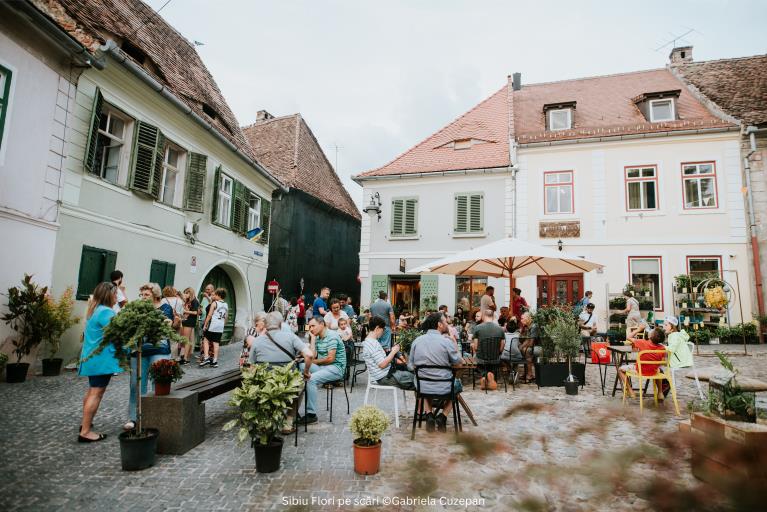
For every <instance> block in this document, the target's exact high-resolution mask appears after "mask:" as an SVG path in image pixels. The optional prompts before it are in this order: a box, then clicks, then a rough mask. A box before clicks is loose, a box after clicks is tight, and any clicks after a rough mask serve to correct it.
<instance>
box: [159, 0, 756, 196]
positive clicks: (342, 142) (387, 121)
mask: <svg viewBox="0 0 767 512" xmlns="http://www.w3.org/2000/svg"><path fill="white" fill-rule="evenodd" d="M166 1H167V0H148V3H149V5H151V6H152V7H153V8H154V9H159V8H160V7H161V6H162V5H163V4H164V3H165V2H166ZM160 14H161V15H162V16H164V17H165V19H166V20H168V22H169V23H170V24H172V25H173V26H174V27H175V28H176V29H177V30H178V31H179V32H181V34H183V35H184V36H185V37H186V38H187V39H189V40H192V41H199V42H202V43H204V45H202V46H198V51H199V53H200V55H201V56H202V59H203V61H204V62H205V64H206V65H207V66H208V68H209V69H210V71H211V73H212V74H213V77H214V78H215V80H216V82H217V83H218V85H219V87H220V88H221V90H222V92H223V94H224V97H225V98H226V100H227V101H228V102H229V105H230V106H231V107H232V110H233V111H234V113H235V115H236V116H237V119H238V120H239V122H240V124H242V125H245V124H249V123H252V122H253V121H254V120H255V117H256V112H258V111H259V110H261V109H265V110H267V111H269V112H270V113H271V114H273V115H275V116H282V115H287V114H293V113H296V112H300V113H301V114H302V115H303V116H304V118H305V119H306V121H307V122H308V123H309V126H310V127H311V128H312V130H313V131H314V134H315V135H316V136H317V139H318V140H319V141H320V144H321V145H322V147H323V149H324V150H325V154H326V155H327V156H328V159H329V160H330V162H331V163H333V164H335V161H336V150H335V147H336V146H338V147H339V148H340V149H339V150H338V168H337V172H338V174H339V176H341V178H342V180H343V182H344V184H345V185H346V187H347V189H348V190H349V192H350V193H351V195H352V197H353V198H354V200H355V201H356V202H357V204H358V205H360V204H361V203H362V189H361V188H360V187H359V186H358V185H357V184H356V183H354V182H353V181H352V180H351V179H350V177H351V176H352V175H354V174H358V173H360V172H362V171H365V170H368V169H372V168H375V167H379V166H381V165H383V164H385V163H387V162H389V161H390V160H392V159H393V158H395V157H396V156H397V155H399V154H400V153H402V152H403V151H405V150H407V149H408V148H410V147H411V146H413V145H415V144H416V143H418V142H419V141H421V140H422V139H424V138H425V137H427V136H429V135H430V134H432V133H434V132H435V131H437V130H438V129H440V128H441V127H442V126H444V125H446V124H447V123H449V122H450V121H452V120H453V119H455V118H456V117H458V116H459V115H461V114H462V113H464V112H465V111H467V110H469V109H470V108H471V107H473V106H474V105H476V104H477V103H479V102H480V101H482V100H483V99H484V98H486V97H487V96H489V95H490V94H492V93H493V92H495V91H497V90H498V89H499V88H501V87H502V86H503V84H504V83H505V81H506V76H507V75H509V74H510V73H512V72H515V71H518V72H521V73H522V82H523V84H524V83H536V82H546V81H553V80H564V79H569V78H578V77H585V76H593V75H603V74H611V73H620V72H627V71H636V70H641V69H652V68H659V67H663V66H664V65H665V64H666V62H667V60H668V53H669V50H670V48H671V45H669V46H666V47H664V48H662V49H661V50H658V51H656V48H658V47H660V46H662V45H664V44H666V43H669V42H670V41H671V40H672V39H674V36H675V35H681V34H684V33H685V32H687V31H688V30H689V29H691V28H692V29H694V30H695V32H693V33H691V34H689V35H687V36H686V37H685V38H684V39H683V40H680V41H679V44H680V45H681V44H683V43H686V44H692V45H694V47H695V49H694V53H693V55H694V58H695V60H710V59H719V58H725V57H738V56H746V55H755V54H763V53H767V50H766V49H765V47H767V29H766V28H767V24H766V22H767V2H765V1H760V0H752V1H726V0H695V1H692V0H690V1H669V0H665V1H642V2H620V1H600V2H597V1H578V2H572V1H541V0H537V1H528V2H521V1H514V2H512V1H486V0H485V1H480V0H472V1H468V0H467V1H463V2H459V1H451V0H431V1H418V0H411V1H395V0H379V1H376V2H372V1H364V0H347V1H340V0H339V1H330V0H306V1H289V0H279V1H278V0H273V1H270V2H266V1H252V0H221V1H216V2H214V1H210V0H171V2H170V3H169V4H168V5H167V6H166V7H165V8H164V9H163V10H162V12H161V13H160Z"/></svg>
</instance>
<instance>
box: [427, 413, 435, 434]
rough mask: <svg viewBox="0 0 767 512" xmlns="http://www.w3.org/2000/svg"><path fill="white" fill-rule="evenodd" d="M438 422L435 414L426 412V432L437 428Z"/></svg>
mask: <svg viewBox="0 0 767 512" xmlns="http://www.w3.org/2000/svg"><path fill="white" fill-rule="evenodd" d="M436 426H437V425H436V423H435V422H434V415H433V414H432V413H430V412H427V413H426V432H434V429H435V428H436Z"/></svg>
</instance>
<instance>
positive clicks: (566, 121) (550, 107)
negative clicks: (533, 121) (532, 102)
mask: <svg viewBox="0 0 767 512" xmlns="http://www.w3.org/2000/svg"><path fill="white" fill-rule="evenodd" d="M543 114H544V116H545V118H546V130H549V131H558V130H569V129H570V128H572V127H573V124H574V123H573V118H574V117H575V102H574V101H566V102H563V103H548V104H546V105H544V106H543Z"/></svg>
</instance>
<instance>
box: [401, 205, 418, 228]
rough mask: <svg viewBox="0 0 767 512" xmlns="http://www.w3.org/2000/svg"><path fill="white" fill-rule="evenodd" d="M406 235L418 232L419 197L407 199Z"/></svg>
mask: <svg viewBox="0 0 767 512" xmlns="http://www.w3.org/2000/svg"><path fill="white" fill-rule="evenodd" d="M404 221H405V222H404V229H405V235H415V234H416V233H418V199H405V215H404Z"/></svg>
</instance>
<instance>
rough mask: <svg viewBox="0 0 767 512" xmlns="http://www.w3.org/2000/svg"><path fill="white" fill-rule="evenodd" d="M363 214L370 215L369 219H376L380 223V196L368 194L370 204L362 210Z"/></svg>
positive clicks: (376, 193)
mask: <svg viewBox="0 0 767 512" xmlns="http://www.w3.org/2000/svg"><path fill="white" fill-rule="evenodd" d="M362 211H363V212H365V213H367V214H368V215H370V218H371V219H372V218H373V217H376V216H377V217H378V220H379V222H380V220H381V196H380V194H379V193H378V192H375V193H373V194H370V204H368V205H367V206H366V207H365V208H363V209H362Z"/></svg>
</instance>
